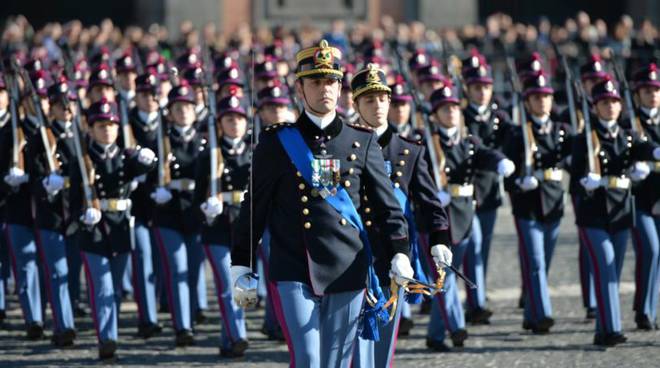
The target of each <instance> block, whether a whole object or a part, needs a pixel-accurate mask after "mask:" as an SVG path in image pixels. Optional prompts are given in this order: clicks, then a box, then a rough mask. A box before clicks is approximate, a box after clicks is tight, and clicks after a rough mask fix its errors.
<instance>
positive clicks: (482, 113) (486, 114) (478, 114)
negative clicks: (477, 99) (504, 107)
mask: <svg viewBox="0 0 660 368" xmlns="http://www.w3.org/2000/svg"><path fill="white" fill-rule="evenodd" d="M468 111H469V112H470V113H471V114H472V115H473V116H474V119H475V120H476V121H479V122H482V123H485V122H487V121H489V120H490V116H491V110H490V106H489V105H484V106H477V105H475V104H472V103H471V104H469V105H468Z"/></svg>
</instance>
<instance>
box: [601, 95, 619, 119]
mask: <svg viewBox="0 0 660 368" xmlns="http://www.w3.org/2000/svg"><path fill="white" fill-rule="evenodd" d="M596 114H597V115H598V117H599V118H600V119H603V120H617V119H618V118H619V115H621V102H620V101H619V100H617V99H614V98H604V99H602V100H600V101H598V102H597V103H596Z"/></svg>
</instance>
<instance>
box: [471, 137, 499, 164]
mask: <svg viewBox="0 0 660 368" xmlns="http://www.w3.org/2000/svg"><path fill="white" fill-rule="evenodd" d="M472 139H473V142H474V148H475V150H476V152H475V161H474V164H475V167H476V168H477V169H480V170H484V171H497V163H498V162H500V161H501V160H503V159H505V158H506V157H505V156H504V155H503V154H502V152H500V151H498V150H494V149H490V148H487V147H486V146H484V145H483V144H481V143H480V142H479V141H478V140H477V139H474V138H472Z"/></svg>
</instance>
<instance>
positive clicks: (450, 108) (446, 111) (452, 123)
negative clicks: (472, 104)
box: [435, 103, 461, 128]
mask: <svg viewBox="0 0 660 368" xmlns="http://www.w3.org/2000/svg"><path fill="white" fill-rule="evenodd" d="M435 117H436V120H437V121H438V122H439V123H440V125H441V126H442V127H444V128H453V127H458V125H459V124H460V122H461V107H460V106H459V105H458V104H455V103H445V104H442V105H441V106H440V107H438V109H437V110H435Z"/></svg>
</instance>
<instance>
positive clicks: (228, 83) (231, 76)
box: [216, 64, 245, 99]
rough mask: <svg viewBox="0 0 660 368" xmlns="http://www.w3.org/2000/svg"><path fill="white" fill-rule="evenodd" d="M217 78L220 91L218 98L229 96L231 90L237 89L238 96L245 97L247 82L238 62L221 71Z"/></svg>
mask: <svg viewBox="0 0 660 368" xmlns="http://www.w3.org/2000/svg"><path fill="white" fill-rule="evenodd" d="M216 80H217V82H218V91H217V92H216V93H217V98H218V99H221V98H225V97H228V96H229V95H230V90H236V92H235V94H236V96H238V97H243V94H244V92H243V87H244V86H245V83H244V81H243V76H242V74H241V71H240V69H239V68H238V65H237V64H231V65H230V66H229V67H228V68H226V69H223V70H221V71H219V72H218V76H217V77H216Z"/></svg>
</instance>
